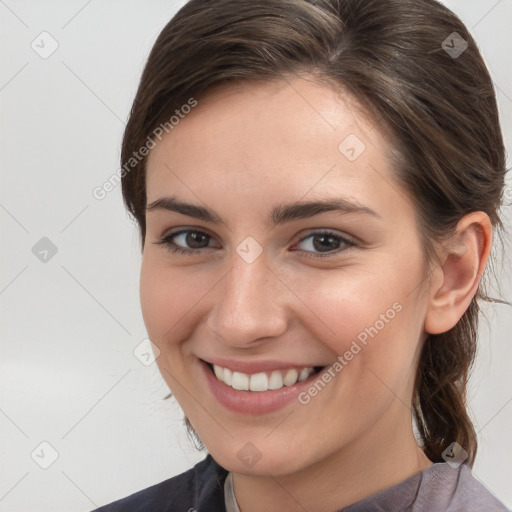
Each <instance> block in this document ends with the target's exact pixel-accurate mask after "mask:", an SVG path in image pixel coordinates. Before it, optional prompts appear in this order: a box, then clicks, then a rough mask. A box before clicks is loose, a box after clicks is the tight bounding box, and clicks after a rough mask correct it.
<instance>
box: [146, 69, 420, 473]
mask: <svg viewBox="0 0 512 512" xmlns="http://www.w3.org/2000/svg"><path fill="white" fill-rule="evenodd" d="M388 149H389V142H388V140H387V139H386V137H385V133H383V131H382V128H381V127H380V126H379V125H378V124H377V123H376V122H375V120H372V119H370V118H369V117H368V116H365V115H364V114H363V113H362V109H361V108H360V107H359V106H358V104H357V102H356V101H355V100H353V98H352V97H351V96H349V95H348V94H345V95H343V94H341V93H336V92H334V91H333V90H331V89H330V88H329V87H327V86H325V85H319V84H318V83H315V82H312V81H307V80H305V79H300V78H296V79H294V80H293V81H290V82H286V81H280V82H275V83H266V84H253V85H245V86H244V87H238V88H235V87H229V88H222V89H218V90H216V91H215V92H212V93H210V94H209V95H208V96H207V97H205V98H204V99H202V100H200V101H199V102H198V105H197V106H196V107H195V108H194V109H192V111H191V112H190V113H189V114H188V115H187V116H185V117H184V119H182V120H181V121H180V122H179V124H178V125H176V126H175V127H174V128H173V129H172V131H170V132H169V133H168V134H167V135H165V137H164V138H163V140H162V141H161V142H158V143H157V145H156V147H155V148H154V149H153V150H152V151H151V153H150V156H149V159H148V165H147V204H148V211H147V233H146V239H145V246H144V255H143V262H142V271H141V302H142V311H143V316H144V321H145V324H146V327H147V330H148V335H149V337H150V339H151V340H152V341H153V343H154V344H155V345H156V346H158V348H159V350H160V356H159V357H158V359H157V363H158V365H159V368H160V371H161V373H162V375H163V377H164V379H165V380H166V382H167V383H168V385H169V387H170V388H171V391H172V393H173V394H174V396H175V397H176V399H177V400H178V402H179V403H180V405H181V407H182V408H183V410H184V412H185V414H186V416H187V417H188V418H189V420H190V422H191V423H192V425H193V427H194V428H195V430H196V431H197V432H198V434H199V436H200V438H201V439H202V441H203V442H204V444H205V446H206V447H207V449H208V451H210V452H211V453H212V455H213V456H214V458H215V459H217V461H218V462H219V463H220V464H222V465H223V466H224V467H226V468H228V469H230V470H232V471H236V472H240V473H246V474H266V473H267V472H269V473H271V474H287V473H291V472H293V471H297V470H300V469H303V468H306V467H308V466H310V465H312V464H314V463H317V462H319V461H321V460H325V459H326V458H327V457H330V456H335V455H336V454H340V453H344V454H345V456H346V457H348V456H349V454H351V453H352V454H353V457H356V456H357V455H356V454H359V456H361V453H363V452H362V451H361V448H359V449H358V448H357V447H358V446H359V447H361V446H363V444H361V443H364V446H365V447H366V450H365V451H364V456H365V457H377V456H378V455H379V453H383V451H385V450H386V447H391V446H393V443H392V442H388V443H386V442H383V440H386V441H389V440H393V439H396V438H397V436H403V435H404V432H407V431H408V430H410V425H411V411H410V403H411V393H412V387H413V382H414V376H415V369H416V364H417V360H418V353H419V347H420V343H421V340H422V337H423V335H424V329H423V326H424V320H425V315H426V311H427V293H426V292H425V287H424V286H423V285H424V284H425V272H426V271H425V266H424V258H423V253H422V250H421V246H420V240H419V232H418V229H417V225H416V222H415V215H414V209H413V207H412V204H411V202H410V200H409V197H408V194H407V193H406V192H405V190H404V189H403V188H402V187H401V186H400V185H398V183H397V182H396V181H395V179H394V177H393V169H392V166H391V164H390V162H389V161H388V159H387V157H386V152H387V150H388ZM323 203H325V206H321V204H323ZM185 204H186V205H191V206H183V205H185ZM180 205H181V206H180ZM174 249H176V251H175V252H174ZM182 251H186V252H185V253H183V252H182ZM214 364H215V365H216V366H218V367H219V368H223V369H222V370H220V369H219V368H217V374H218V376H219V377H220V379H223V380H224V381H226V382H227V383H228V384H229V382H231V385H228V384H227V383H226V382H223V381H221V380H219V378H218V377H217V376H215V375H214V372H213V371H212V368H211V366H212V365H214ZM319 367H321V368H322V369H321V370H320V371H316V372H315V373H312V374H311V371H313V369H315V370H319ZM225 369H227V370H225ZM294 370H295V371H294ZM297 378H299V380H298V381H297ZM283 381H284V382H283ZM296 381H297V382H296ZM233 386H234V387H233ZM248 386H249V387H250V388H252V389H254V390H250V389H249V390H247V387H248ZM269 387H270V389H268V388H269ZM235 388H238V389H235ZM404 429H405V430H404ZM386 455H389V454H386Z"/></svg>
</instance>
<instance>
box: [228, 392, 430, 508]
mask: <svg viewBox="0 0 512 512" xmlns="http://www.w3.org/2000/svg"><path fill="white" fill-rule="evenodd" d="M404 411H405V412H407V414H404ZM397 414H400V415H401V418H400V422H398V423H397ZM384 440H385V442H384ZM431 464H432V462H431V461H430V460H429V459H428V458H427V457H426V456H425V454H424V453H423V451H422V450H421V449H420V448H419V447H418V446H417V443H416V440H415V438H414V434H413V431H412V426H411V416H410V412H409V411H407V409H405V408H404V405H403V404H402V403H400V401H399V400H395V401H394V403H393V405H392V406H391V407H390V408H389V409H388V411H387V413H386V414H385V415H384V416H382V417H381V418H380V420H379V422H378V423H376V424H375V425H374V426H373V427H372V428H371V429H370V430H369V431H368V432H366V433H365V434H364V435H362V436H359V437H358V438H357V440H355V441H353V442H352V443H351V444H350V445H348V446H344V447H343V448H342V449H340V450H338V451H337V452H335V453H333V454H331V455H330V456H329V457H328V458H326V459H323V460H321V461H320V462H316V463H314V464H312V465H311V466H308V467H306V468H302V469H300V470H299V471H296V472H294V473H290V474H285V475H269V476H253V475H242V474H238V473H235V474H234V475H233V482H234V490H235V495H236V499H237V502H238V504H239V506H240V510H241V512H260V511H262V510H264V511H265V512H277V511H279V512H295V511H301V512H303V511H304V510H315V512H332V511H333V510H339V509H341V508H343V507H346V506H348V505H350V504H352V503H356V502H357V501H359V500H361V499H363V498H365V497H367V496H370V495H372V494H374V493H376V492H379V491H381V490H383V489H386V488H388V487H391V486H393V485H395V484H397V483H399V482H401V481H403V480H405V479H407V478H409V477H410V476H412V475H414V474H416V473H418V472H419V471H422V470H423V469H425V468H427V467H428V466H430V465H431ZM254 496H258V499H257V500H255V499H254Z"/></svg>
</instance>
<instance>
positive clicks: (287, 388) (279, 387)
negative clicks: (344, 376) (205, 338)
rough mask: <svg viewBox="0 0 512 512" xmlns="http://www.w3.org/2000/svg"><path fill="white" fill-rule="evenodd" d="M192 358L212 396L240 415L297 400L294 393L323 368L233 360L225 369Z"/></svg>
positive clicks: (277, 406)
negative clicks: (235, 361) (197, 365)
mask: <svg viewBox="0 0 512 512" xmlns="http://www.w3.org/2000/svg"><path fill="white" fill-rule="evenodd" d="M196 361H197V362H198V363H199V366H200V368H201V369H202V372H201V373H202V374H203V376H204V377H203V378H205V379H206V382H205V384H206V387H207V388H208V389H209V391H210V392H211V393H212V395H213V397H214V399H216V401H217V402H218V403H220V404H221V405H222V406H224V407H225V408H227V409H229V410H230V411H232V412H235V413H239V414H244V415H260V414H267V413H271V412H274V411H277V410H279V409H282V408H283V407H285V406H287V405H289V404H292V403H297V396H298V395H299V394H300V393H301V392H303V391H304V390H306V389H307V388H308V386H309V385H310V384H311V381H312V380H314V379H316V378H317V376H318V373H319V372H320V371H321V370H323V369H325V368H326V367H325V366H291V367H290V365H288V364H286V365H282V364H281V365H280V364H279V363H277V362H274V363H272V364H261V365H260V364H253V363H244V364H242V363H240V362H237V363H233V364H231V365H230V366H232V368H228V367H227V365H226V366H220V365H218V364H213V363H209V362H207V361H204V360H202V359H197V360H196ZM280 366H281V367H282V366H288V367H285V368H280ZM233 367H235V368H236V369H235V368H233ZM241 370H244V371H241Z"/></svg>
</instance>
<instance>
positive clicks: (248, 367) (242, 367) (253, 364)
mask: <svg viewBox="0 0 512 512" xmlns="http://www.w3.org/2000/svg"><path fill="white" fill-rule="evenodd" d="M203 361H204V362H205V363H209V364H214V365H215V366H220V367H222V368H229V369H230V370H233V371H235V372H240V373H246V374H253V373H260V372H271V371H273V370H286V369H290V368H298V369H301V368H309V367H313V368H315V367H318V366H322V367H323V366H325V365H314V364H311V363H294V362H289V361H276V360H275V359H265V360H261V361H254V360H253V361H242V360H237V359H225V358H221V357H214V358H211V359H209V360H208V359H203Z"/></svg>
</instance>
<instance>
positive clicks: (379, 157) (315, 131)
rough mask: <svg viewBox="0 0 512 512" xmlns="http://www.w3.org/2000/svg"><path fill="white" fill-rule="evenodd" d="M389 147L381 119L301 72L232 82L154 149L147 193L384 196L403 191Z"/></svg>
mask: <svg viewBox="0 0 512 512" xmlns="http://www.w3.org/2000/svg"><path fill="white" fill-rule="evenodd" d="M389 149H390V141H389V140H388V139H387V137H386V134H385V132H384V131H383V130H381V129H379V126H378V123H376V122H375V120H374V119H373V118H372V117H371V116H370V115H368V114H367V113H366V111H365V110H364V108H363V107H362V106H361V104H360V103H359V102H358V101H357V100H356V99H355V98H354V97H353V96H351V95H350V94H348V93H346V92H344V91H343V90H334V89H333V88H331V87H329V86H327V85H323V84H320V83H318V82H315V81H313V80H306V79H302V78H297V79H294V80H286V81H285V80H281V81H275V82H266V83H253V84H247V83H245V84H235V85H232V86H229V87H221V88H218V89H216V90H214V91H212V92H210V93H209V94H208V95H206V96H205V97H204V98H202V99H199V100H198V105H197V106H196V107H195V108H194V109H193V110H192V111H191V112H190V113H189V114H187V115H185V116H183V119H181V120H180V122H179V124H178V125H176V126H175V127H174V128H173V129H172V131H170V133H168V134H166V135H165V136H164V137H163V139H162V141H161V142H158V143H157V145H156V147H155V148H154V149H152V150H151V152H150V155H149V157H148V165H147V184H146V186H147V200H148V203H150V202H152V201H153V200H155V199H156V198H157V197H159V196H160V195H162V194H163V193H169V194H171V193H172V194H173V195H178V196H181V197H186V198H188V199H195V200H196V202H197V199H204V200H206V199H208V200H213V201H220V200H222V201H223V202H224V203H225V201H226V198H232V200H233V201H234V198H235V197H237V198H239V201H240V202H239V203H238V204H240V205H243V204H244V201H247V202H246V203H245V204H249V203H250V202H251V201H254V198H255V197H258V198H260V200H265V201H266V202H268V201H270V202H272V203H277V202H282V200H283V199H290V200H298V199H300V198H303V197H304V198H306V197H305V196H307V199H315V198H317V197H325V196H326V194H331V195H339V194H340V193H341V194H344V195H345V196H346V197H352V198H354V199H356V200H364V199H366V200H372V201H377V203H378V202H379V201H380V202H382V203H385V202H386V200H387V199H390V198H391V196H393V195H395V196H396V195H397V192H398V193H400V194H401V195H402V196H403V195H404V191H402V190H399V186H398V184H397V183H394V182H393V175H392V174H393V170H392V168H391V163H390V161H389V159H388V158H387V154H388V151H389ZM283 195H285V196H286V197H283ZM194 196H195V197H194ZM372 196H373V197H372ZM379 198H380V199H379ZM225 206H226V205H225Z"/></svg>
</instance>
